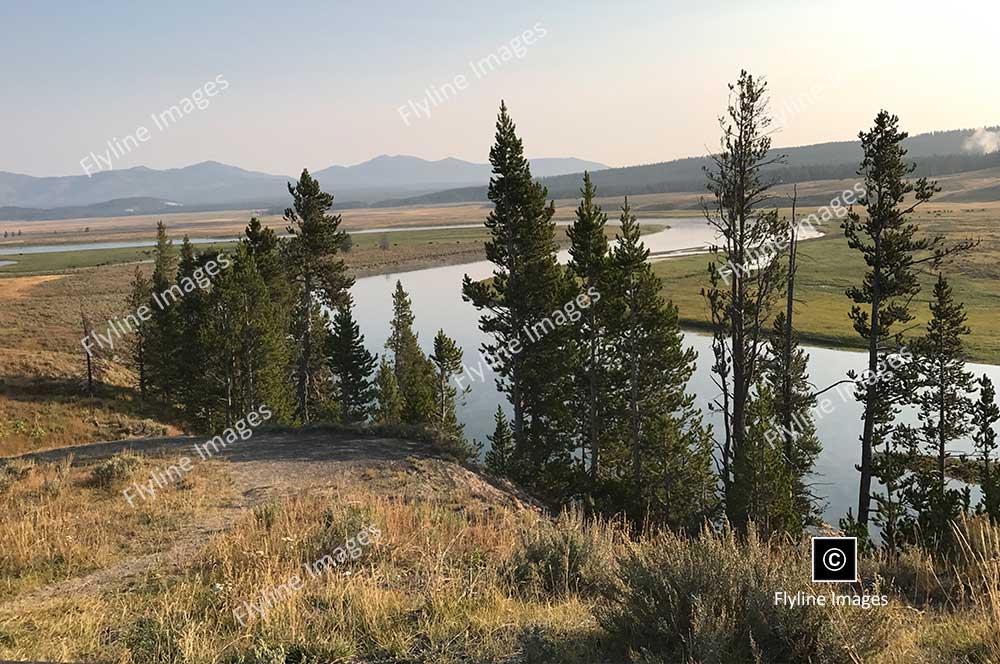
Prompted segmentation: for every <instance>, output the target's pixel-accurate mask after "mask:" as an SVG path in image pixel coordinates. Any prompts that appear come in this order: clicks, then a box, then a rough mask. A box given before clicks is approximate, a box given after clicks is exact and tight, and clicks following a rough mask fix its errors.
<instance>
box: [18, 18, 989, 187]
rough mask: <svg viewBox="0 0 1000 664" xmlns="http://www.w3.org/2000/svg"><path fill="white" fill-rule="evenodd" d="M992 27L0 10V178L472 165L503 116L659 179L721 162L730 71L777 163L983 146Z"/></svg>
mask: <svg viewBox="0 0 1000 664" xmlns="http://www.w3.org/2000/svg"><path fill="white" fill-rule="evenodd" d="M998 24H1000V3H996V2H995V1H994V0H989V1H985V0H983V1H976V2H969V1H963V0H952V2H949V3H946V4H943V3H940V2H924V1H923V0H911V1H908V2H903V1H900V2H897V1H896V0H865V1H863V2H855V1H854V0H839V1H838V0H828V1H814V0H797V1H784V0H740V1H736V2H729V1H723V0H715V1H713V0H700V1H698V2H693V1H685V2H676V1H673V0H658V1H651V2H647V1H645V0H635V1H629V0H623V1H617V2H607V1H606V0H601V1H591V0H574V1H568V0H546V1H545V2H538V1H537V0H536V1H535V2H518V1H507V2H503V3H496V2H481V1H479V0H465V1H463V2H451V1H440V2H388V1H380V0H368V1H366V2H339V1H337V0H323V1H318V2H296V1H287V2H281V3H275V2H257V1H255V0H243V1H241V2H212V1H211V0H201V1H199V2H187V1H183V0H179V1H172V2H157V3H147V2H132V1H129V2H111V1H106V2H104V1H101V0H94V1H92V2H79V1H74V2H59V1H53V2H44V3H43V2H22V1H21V0H16V1H14V0H0V36H2V38H0V59H2V61H3V62H4V63H5V66H4V67H3V70H2V71H3V74H2V76H3V88H4V94H3V103H2V104H0V126H2V127H3V128H4V129H3V131H0V170H2V171H10V172H16V173H25V174H29V175H80V174H82V173H83V167H82V166H81V160H83V159H84V158H85V157H87V156H88V155H89V154H90V153H91V152H94V153H98V154H102V155H105V156H106V157H108V152H107V151H108V150H109V149H110V148H109V145H108V143H109V141H110V142H111V144H112V145H116V144H117V145H122V141H123V140H124V138H125V137H127V136H132V137H133V139H132V141H131V143H128V145H127V146H125V147H127V148H128V149H124V147H123V149H121V150H120V155H118V154H116V153H117V152H119V151H118V150H114V151H113V152H112V154H111V155H110V157H109V161H111V162H112V167H113V168H128V167H132V166H137V165H145V166H148V167H151V168H175V167H182V166H186V165H189V164H192V163H196V162H200V161H205V160H214V161H220V162H224V163H228V164H233V165H236V166H240V167H242V168H246V169H250V170H257V171H264V172H268V173H276V174H286V175H287V174H294V173H297V172H299V171H300V170H301V169H302V168H303V167H307V168H310V169H312V170H318V169H322V168H326V167H327V166H330V165H333V164H343V165H349V164H355V163H358V162H362V161H365V160H367V159H370V158H372V157H374V156H377V155H380V154H410V155H416V156H419V157H423V158H426V159H441V158H444V157H457V158H460V159H466V160H469V161H475V162H485V161H487V157H488V153H489V146H490V143H491V142H492V139H493V129H494V128H493V124H494V122H495V118H496V112H497V108H498V106H499V103H500V100H501V99H504V100H506V103H507V105H508V107H509V108H510V112H511V114H512V116H513V118H514V120H515V122H516V123H517V125H518V129H519V132H520V134H521V137H522V138H523V140H524V144H525V151H526V153H527V154H528V155H529V156H531V157H567V156H574V157H579V158H582V159H590V160H594V161H599V162H602V163H605V164H608V165H611V166H624V165H632V164H641V163H652V162H659V161H666V160H669V159H674V158H680V157H686V156H692V155H700V154H705V153H706V152H707V151H709V150H711V149H713V148H714V147H715V146H716V144H717V142H718V135H719V132H718V116H719V114H720V113H722V112H723V111H724V110H725V105H726V99H727V94H728V90H727V84H728V83H729V82H731V81H733V80H735V79H736V77H737V76H738V75H739V72H740V70H741V69H747V70H749V71H750V72H751V73H754V74H755V75H763V76H765V77H766V79H767V81H768V82H769V85H770V91H771V100H772V109H773V112H774V113H775V115H776V116H777V117H778V118H779V120H780V124H781V125H782V128H781V131H780V132H778V133H777V134H776V135H775V139H774V140H775V144H776V145H778V146H792V145H802V144H808V143H817V142H823V141H832V140H850V139H852V138H854V137H855V136H856V135H857V133H858V131H859V130H861V129H863V128H866V127H867V126H869V125H870V124H871V121H872V119H873V118H874V116H875V114H876V113H877V112H878V110H879V109H881V108H887V109H888V110H890V111H892V112H893V113H896V114H897V115H899V116H900V118H901V121H902V125H903V128H904V129H906V130H908V131H909V132H910V133H914V134H915V133H921V132H925V131H933V130H940V129H957V128H972V127H981V126H984V125H996V124H1000V85H997V75H996V62H997V33H996V30H997V25H998ZM528 42H531V43H530V44H528ZM491 57H492V60H491V63H492V67H490V66H485V67H481V68H480V67H476V66H474V64H470V63H476V62H480V61H483V60H485V59H489V58H491ZM461 77H464V78H461ZM218 81H224V82H225V83H226V84H227V85H226V86H225V89H221V88H222V87H223V86H222V84H221V83H218ZM211 82H216V83H215V86H214V87H212V86H211V85H210V87H209V89H206V88H205V87H204V86H205V85H206V84H208V83H211ZM460 82H461V84H460ZM446 84H450V87H449V86H448V85H446ZM196 90H200V92H199V93H198V94H199V95H200V96H201V98H202V101H201V102H200V105H201V106H202V107H203V108H197V107H195V108H192V105H191V103H188V104H187V106H186V107H185V105H184V103H183V100H184V99H189V100H190V99H192V95H193V94H194V92H195V91H196ZM209 90H210V91H211V92H213V93H214V95H213V96H208V95H207V92H208V91H209ZM442 91H443V92H442ZM172 106H177V108H178V109H179V112H178V113H177V114H176V115H174V116H172V117H173V118H174V119H173V120H171V121H168V122H166V123H164V124H165V126H163V127H158V125H157V121H156V120H154V118H153V116H154V115H156V116H159V117H162V116H161V115H160V114H162V113H163V112H164V111H165V110H167V109H169V108H171V107H172ZM185 109H187V110H188V111H189V112H185ZM414 109H416V110H414ZM140 128H143V129H145V130H146V131H145V132H140ZM139 133H141V134H142V136H144V137H145V138H144V139H142V138H139V137H137V134H139Z"/></svg>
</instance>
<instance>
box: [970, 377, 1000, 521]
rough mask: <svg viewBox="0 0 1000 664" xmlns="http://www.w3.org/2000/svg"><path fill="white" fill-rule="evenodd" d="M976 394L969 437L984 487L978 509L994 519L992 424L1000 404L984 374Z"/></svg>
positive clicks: (997, 505) (997, 485)
mask: <svg viewBox="0 0 1000 664" xmlns="http://www.w3.org/2000/svg"><path fill="white" fill-rule="evenodd" d="M977 384H978V387H979V398H978V399H977V400H976V402H975V403H974V404H973V408H972V426H973V436H972V439H973V441H974V442H975V444H976V451H977V452H978V453H979V456H980V460H979V463H980V464H981V465H980V480H979V485H980V487H981V488H982V491H983V498H982V502H981V504H980V506H979V510H980V511H981V512H983V513H985V514H988V515H989V516H990V518H991V519H993V520H994V521H998V520H1000V478H998V477H997V469H996V458H995V453H996V450H997V434H996V431H994V430H993V425H994V424H996V423H997V421H1000V408H998V407H997V403H996V397H997V395H996V390H995V389H994V387H993V381H991V380H990V377H989V376H988V375H986V374H983V375H982V376H980V377H979V380H978V381H977Z"/></svg>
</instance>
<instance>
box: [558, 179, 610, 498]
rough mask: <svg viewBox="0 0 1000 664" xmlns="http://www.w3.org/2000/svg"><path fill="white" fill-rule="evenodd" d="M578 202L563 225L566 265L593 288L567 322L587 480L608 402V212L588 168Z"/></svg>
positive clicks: (584, 286)
mask: <svg viewBox="0 0 1000 664" xmlns="http://www.w3.org/2000/svg"><path fill="white" fill-rule="evenodd" d="M580 195H581V199H580V204H579V206H578V207H577V208H576V219H575V220H574V222H573V224H572V225H571V226H570V227H569V228H568V229H567V230H566V236H567V237H568V238H569V241H570V248H569V255H570V260H569V264H568V266H567V267H568V268H569V270H570V273H571V274H572V275H573V277H574V278H575V279H576V280H577V285H578V288H579V291H580V292H581V293H584V294H587V293H596V294H598V296H597V297H596V298H595V297H593V296H591V295H589V294H588V295H585V297H586V298H587V299H588V300H589V306H588V307H587V308H586V309H584V310H583V311H582V315H583V316H582V319H581V320H580V321H579V322H578V323H576V325H575V326H574V327H573V328H572V332H573V334H572V336H573V341H574V342H575V351H576V363H575V364H576V371H575V375H574V376H573V379H574V402H575V406H576V412H577V413H578V414H579V415H578V417H577V420H578V421H577V429H578V431H579V439H580V447H581V449H582V451H583V453H584V455H586V453H587V452H589V454H590V477H591V482H592V483H595V482H596V481H597V478H598V475H599V472H600V461H601V439H602V438H603V437H604V436H605V435H606V432H605V428H606V422H605V420H606V413H605V410H606V408H607V407H608V406H610V405H611V404H610V403H609V399H608V397H609V394H608V391H609V386H608V366H609V358H608V350H609V349H608V338H607V313H606V308H607V304H608V299H607V298H602V297H600V294H602V293H604V292H605V291H607V290H608V288H607V273H608V263H609V255H608V239H607V236H606V235H605V234H604V231H605V225H606V224H607V221H608V215H607V214H605V213H604V212H603V211H602V210H601V206H600V205H598V204H597V203H595V202H594V198H595V197H596V190H595V189H594V185H593V183H592V182H591V180H590V173H588V172H584V174H583V188H582V189H581V190H580Z"/></svg>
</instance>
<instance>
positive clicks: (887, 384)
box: [842, 111, 971, 527]
mask: <svg viewBox="0 0 1000 664" xmlns="http://www.w3.org/2000/svg"><path fill="white" fill-rule="evenodd" d="M859 137H860V138H861V148H862V151H863V153H864V157H863V159H862V161H861V167H860V170H859V173H860V174H861V175H862V176H863V177H864V186H865V193H864V194H863V195H862V196H861V198H860V199H859V205H860V206H861V207H863V208H865V210H866V212H867V216H866V217H864V218H862V217H861V215H860V214H859V213H858V212H856V211H854V210H853V209H852V210H851V211H850V212H849V213H848V215H847V219H845V220H844V223H843V224H842V226H843V228H844V234H845V235H846V236H847V244H848V246H849V247H850V248H851V249H855V250H857V251H858V252H860V253H861V255H862V257H863V258H864V260H865V263H866V265H867V266H868V272H867V273H866V274H865V277H864V280H863V282H862V284H861V285H860V286H856V287H852V288H850V289H848V290H847V296H848V298H850V299H851V301H852V302H853V303H854V304H853V306H852V307H851V312H850V318H851V320H852V321H853V323H854V329H855V331H856V332H857V333H858V334H859V335H860V336H861V337H862V339H864V340H865V343H866V345H867V347H868V373H869V375H877V374H879V371H880V369H879V366H880V365H882V364H884V360H885V356H886V354H887V353H890V352H893V350H896V349H898V348H899V347H900V346H901V344H902V341H901V338H900V337H899V334H898V333H894V332H893V328H894V327H896V326H898V325H899V324H904V323H907V322H909V321H910V320H912V319H913V316H912V314H910V311H909V302H910V301H911V300H912V299H913V297H914V296H915V295H916V294H917V293H918V292H919V291H920V283H919V281H918V280H917V275H916V272H915V270H914V268H915V267H916V266H917V265H918V264H920V263H922V262H927V261H932V262H934V263H938V262H940V261H941V260H942V259H943V258H944V257H945V256H947V255H948V254H950V253H953V252H955V251H961V250H963V249H966V248H968V247H969V246H971V243H961V244H958V245H955V246H954V247H952V248H950V249H944V248H942V247H941V245H940V242H941V238H940V237H936V238H927V239H916V237H915V234H916V231H917V227H916V226H915V225H914V224H912V223H911V222H910V217H911V215H912V214H913V212H914V211H915V210H916V209H917V207H918V206H920V205H922V204H923V203H925V202H927V201H929V200H930V199H931V197H933V195H934V193H935V192H936V191H938V187H937V186H936V183H932V182H928V181H927V179H926V178H921V179H919V180H917V181H916V182H915V183H914V182H911V181H910V180H908V179H907V178H908V177H909V176H910V175H911V174H912V173H913V171H914V170H915V169H916V165H915V164H907V163H906V162H905V157H906V150H905V149H904V148H903V146H902V143H903V141H904V140H905V139H906V137H907V134H906V132H903V131H900V130H899V118H898V117H896V116H895V115H890V114H889V113H888V112H886V111H881V112H879V114H878V115H877V116H876V117H875V125H874V126H873V127H872V128H871V130H869V131H867V132H861V133H860V134H859ZM927 251H929V252H930V255H929V256H926V257H922V258H919V257H918V255H919V254H921V253H922V252H927ZM882 373H883V374H885V378H884V379H879V380H872V381H867V382H866V383H865V384H864V385H863V386H862V387H861V389H859V390H858V391H857V392H856V397H857V399H858V400H859V401H860V402H862V403H863V404H864V414H863V421H864V428H863V431H862V434H861V463H860V465H859V466H858V468H859V470H860V473H861V478H860V482H859V486H858V515H857V521H858V523H859V524H860V525H861V526H862V527H863V526H865V525H866V524H867V523H868V518H869V512H870V503H871V498H872V490H871V484H872V457H873V452H874V451H875V450H876V449H878V448H879V447H880V446H885V445H886V444H888V443H887V439H886V437H885V436H887V435H888V434H889V432H891V430H892V420H893V419H894V417H895V414H894V404H896V403H900V402H905V400H906V395H907V394H908V393H909V392H910V389H909V388H908V387H907V386H906V385H899V384H896V383H898V381H895V382H894V381H893V379H892V377H891V375H890V374H891V373H892V372H884V371H883V372H882ZM894 388H899V389H894Z"/></svg>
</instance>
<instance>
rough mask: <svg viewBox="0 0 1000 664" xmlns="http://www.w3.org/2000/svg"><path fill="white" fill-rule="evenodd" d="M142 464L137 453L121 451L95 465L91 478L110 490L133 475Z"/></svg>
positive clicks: (101, 486)
mask: <svg viewBox="0 0 1000 664" xmlns="http://www.w3.org/2000/svg"><path fill="white" fill-rule="evenodd" d="M140 465H142V459H141V458H140V457H139V456H138V455H136V454H135V453H133V452H129V451H125V452H119V453H118V454H116V455H114V456H113V457H110V458H108V459H105V460H104V461H102V462H100V463H99V464H97V465H96V466H94V469H93V470H92V471H91V479H92V480H93V482H94V484H95V485H96V486H98V487H100V488H102V489H108V490H110V489H113V488H115V487H116V486H118V485H119V484H121V483H123V482H125V481H126V480H128V479H129V478H130V477H132V474H133V473H134V472H135V471H136V469H137V468H138V467H139V466H140Z"/></svg>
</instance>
